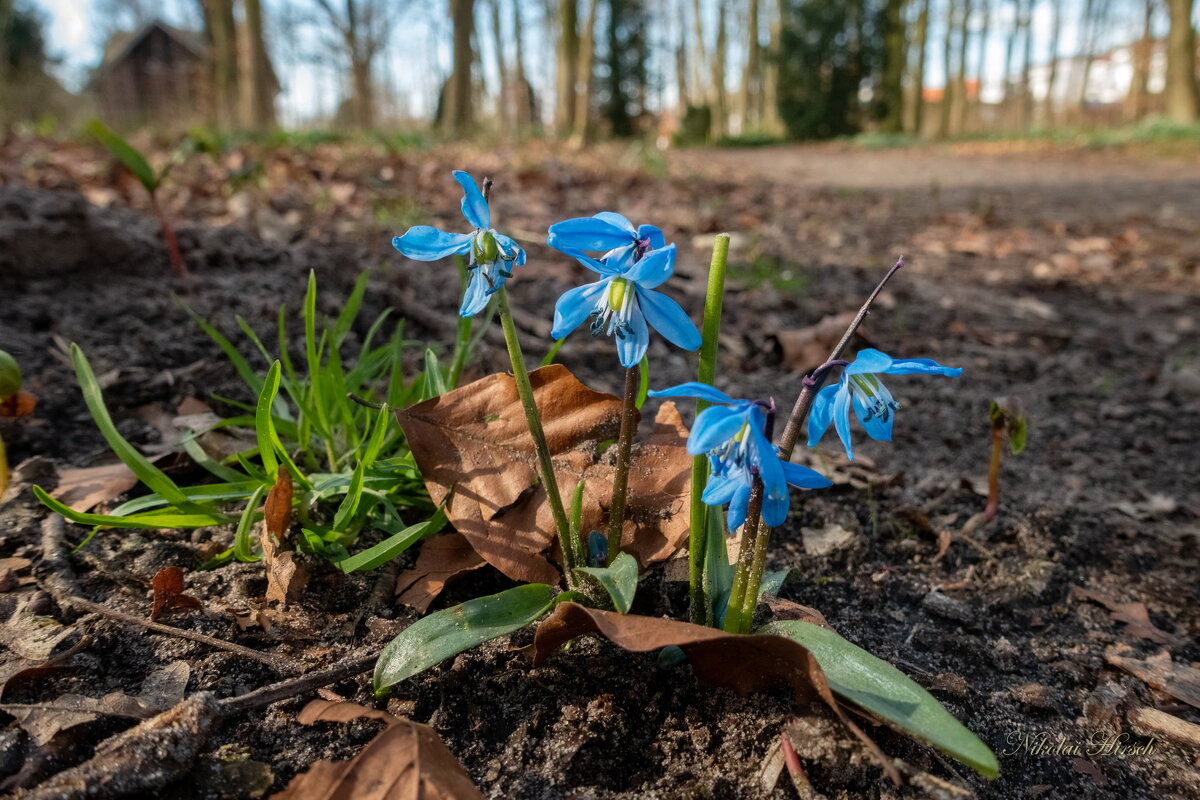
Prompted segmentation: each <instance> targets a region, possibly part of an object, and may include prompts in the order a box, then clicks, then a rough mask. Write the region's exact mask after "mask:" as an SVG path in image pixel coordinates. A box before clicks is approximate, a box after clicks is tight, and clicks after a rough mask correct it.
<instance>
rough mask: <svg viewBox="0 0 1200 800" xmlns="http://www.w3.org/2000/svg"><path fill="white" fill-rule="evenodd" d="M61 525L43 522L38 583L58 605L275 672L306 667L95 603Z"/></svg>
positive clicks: (49, 519)
mask: <svg viewBox="0 0 1200 800" xmlns="http://www.w3.org/2000/svg"><path fill="white" fill-rule="evenodd" d="M63 531H64V525H63V521H62V517H59V516H57V515H52V516H49V517H47V518H46V519H45V520H43V521H42V563H41V571H42V572H43V575H42V578H41V583H42V586H43V587H45V589H46V591H47V592H49V594H50V596H51V597H53V598H54V600H55V602H57V603H58V604H59V605H60V606H64V607H68V608H74V609H77V610H82V611H90V612H92V613H94V614H99V615H100V616H103V617H108V618H109V619H114V620H117V621H118V622H124V623H125V624H127V625H134V626H137V627H140V628H145V629H146V630H151V631H154V632H155V633H162V634H166V635H167V636H178V637H180V638H182V639H190V640H192V641H193V642H199V643H201V644H206V645H208V646H209V647H213V648H216V649H218V650H225V651H227V652H230V653H234V654H236V655H239V656H243V657H245V658H250V659H253V660H255V661H259V662H262V663H263V664H266V665H267V666H269V667H271V668H272V669H274V670H275V671H276V672H278V673H280V674H283V675H286V674H288V673H298V672H303V671H304V670H305V665H304V664H303V663H302V662H300V661H296V660H294V659H291V658H287V657H285V656H278V655H274V654H272V653H263V652H261V651H258V650H253V649H251V648H249V647H244V646H242V645H240V644H234V643H233V642H226V641H224V640H222V639H217V638H215V637H212V636H206V635H205V634H203V633H197V632H196V631H189V630H184V629H183V628H175V627H172V626H171V625H164V624H162V623H161V622H151V621H150V620H148V619H142V618H141V617H137V616H134V615H133V614H126V613H125V612H123V611H116V610H114V609H111V608H108V607H107V606H103V605H101V604H100V603H94V602H92V601H91V600H88V599H87V598H86V597H84V596H83V589H82V587H80V585H79V581H78V580H77V579H76V578H75V572H74V570H73V569H71V563H70V561H68V560H67V551H66V545H65V544H64V543H63Z"/></svg>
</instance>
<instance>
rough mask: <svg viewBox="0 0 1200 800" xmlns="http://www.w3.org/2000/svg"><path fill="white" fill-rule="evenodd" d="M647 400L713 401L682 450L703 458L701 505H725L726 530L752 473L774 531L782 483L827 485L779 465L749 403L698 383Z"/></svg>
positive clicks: (780, 513) (734, 522)
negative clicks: (759, 483)
mask: <svg viewBox="0 0 1200 800" xmlns="http://www.w3.org/2000/svg"><path fill="white" fill-rule="evenodd" d="M650 395H651V396H652V397H695V398H697V399H700V400H707V401H708V402H710V403H718V404H719V405H714V406H712V407H710V408H706V409H704V411H702V412H700V416H699V417H697V418H696V423H695V424H694V425H693V426H692V432H691V434H690V435H689V436H688V443H687V450H688V452H689V453H691V454H692V455H694V456H698V455H707V456H708V462H709V466H710V473H709V477H708V485H706V486H705V487H704V495H703V496H702V497H701V498H700V499H701V500H703V501H704V503H705V504H707V505H710V506H719V505H723V504H724V503H729V530H731V531H732V530H735V529H737V528H739V527H741V525H742V523H743V522H745V521H746V507H747V505H748V504H749V502H750V489H751V487H752V486H753V484H754V477H755V475H757V476H758V477H760V478H762V482H763V505H762V520H763V522H765V523H766V524H767V525H769V526H771V527H775V526H776V525H781V524H783V521H784V520H785V519H787V513H788V484H791V485H792V486H798V487H800V488H801V489H824V488H825V487H826V486H830V485H831V484H830V482H829V481H828V480H827V479H826V478H824V477H822V476H821V475H820V473H818V472H815V471H814V470H811V469H809V468H808V467H802V466H800V465H799V464H793V463H791V462H790V461H783V460H782V459H780V458H779V452H778V450H777V449H776V448H775V446H774V445H773V444H771V441H770V440H769V439H768V438H767V435H766V433H765V429H766V423H767V413H766V408H765V406H764V404H763V403H759V402H754V401H752V400H734V399H733V398H731V397H729V396H728V395H726V394H725V393H724V392H720V391H718V390H716V389H714V388H713V387H711V386H707V385H705V384H703V383H696V382H691V383H682V384H680V385H679V386H673V387H671V388H670V389H663V390H661V391H654V392H650Z"/></svg>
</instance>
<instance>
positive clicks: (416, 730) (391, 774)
mask: <svg viewBox="0 0 1200 800" xmlns="http://www.w3.org/2000/svg"><path fill="white" fill-rule="evenodd" d="M363 718H367V719H377V720H382V721H383V722H386V723H387V727H386V728H385V729H384V730H383V731H382V732H381V733H380V734H379V735H378V736H376V737H375V738H374V739H372V740H371V741H370V742H368V743H367V745H366V747H364V748H363V749H362V750H361V751H360V752H359V754H358V755H356V756H355V757H354V758H352V759H350V760H349V761H339V762H333V761H318V762H316V763H315V764H313V765H312V767H311V768H309V770H308V771H307V772H305V773H302V774H300V775H298V776H296V778H294V779H293V780H292V782H291V783H290V784H288V787H287V788H286V789H284V790H283V791H282V792H279V793H278V794H274V795H272V796H271V798H272V800H318V799H319V800H483V795H482V794H481V793H480V792H479V790H478V789H476V788H475V785H474V784H473V783H471V779H470V777H468V775H467V773H466V770H464V769H463V767H462V764H460V763H459V762H458V759H457V758H455V757H454V754H453V753H451V752H450V751H449V750H448V749H447V748H446V745H445V744H443V743H442V740H441V739H440V738H439V737H438V735H437V733H435V732H434V730H433V729H432V728H430V727H429V726H428V725H422V724H420V723H419V722H412V721H411V720H407V719H404V718H402V717H394V716H392V715H391V714H388V713H386V712H383V711H379V710H376V709H373V708H366V707H364V706H360V705H358V704H357V703H344V702H343V703H335V702H330V701H328V700H313V701H312V702H311V703H309V704H308V705H306V706H305V707H304V708H303V709H302V710H301V711H300V715H299V717H298V720H299V722H301V723H302V724H304V725H312V724H313V723H314V722H352V721H353V720H356V719H363Z"/></svg>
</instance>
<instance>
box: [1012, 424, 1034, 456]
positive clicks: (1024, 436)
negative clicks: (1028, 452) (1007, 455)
mask: <svg viewBox="0 0 1200 800" xmlns="http://www.w3.org/2000/svg"><path fill="white" fill-rule="evenodd" d="M1028 443H1029V421H1028V420H1027V419H1026V417H1025V416H1024V415H1022V416H1020V417H1018V418H1017V421H1016V423H1015V424H1014V425H1013V426H1012V429H1011V430H1010V431H1009V434H1008V446H1009V448H1010V449H1011V450H1012V454H1013V455H1014V456H1016V455H1020V454H1021V451H1022V450H1024V449H1025V445H1026V444H1028Z"/></svg>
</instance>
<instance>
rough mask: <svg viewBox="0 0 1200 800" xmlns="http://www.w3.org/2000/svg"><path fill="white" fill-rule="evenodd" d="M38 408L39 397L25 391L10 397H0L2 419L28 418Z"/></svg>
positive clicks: (0, 415)
mask: <svg viewBox="0 0 1200 800" xmlns="http://www.w3.org/2000/svg"><path fill="white" fill-rule="evenodd" d="M36 407H37V397H35V396H34V395H33V394H31V393H29V392H27V391H25V390H24V389H21V390H20V391H18V392H17V393H16V394H10V395H9V396H8V397H0V417H26V416H29V415H30V414H32V413H33V409H34V408H36Z"/></svg>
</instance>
